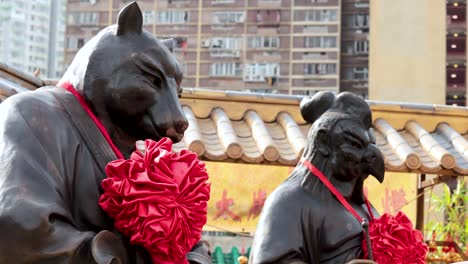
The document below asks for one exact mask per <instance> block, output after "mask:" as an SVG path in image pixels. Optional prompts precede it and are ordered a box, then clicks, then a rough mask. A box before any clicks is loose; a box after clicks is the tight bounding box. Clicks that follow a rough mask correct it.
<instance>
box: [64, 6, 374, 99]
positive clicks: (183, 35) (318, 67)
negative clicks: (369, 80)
mask: <svg viewBox="0 0 468 264" xmlns="http://www.w3.org/2000/svg"><path fill="white" fill-rule="evenodd" d="M128 2H129V1H120V0H68V10H69V12H68V20H67V41H66V63H70V61H71V60H72V58H73V56H74V55H75V54H76V52H77V50H78V49H79V48H80V47H82V46H83V45H84V43H85V42H86V41H87V40H88V39H89V38H91V37H92V36H93V35H95V34H96V33H97V32H98V31H99V30H100V29H102V28H103V27H105V26H107V25H109V24H113V23H115V21H116V18H117V14H118V11H119V10H120V8H122V7H123V6H124V5H125V4H126V3H128ZM345 2H347V1H345ZM352 2H357V1H355V0H354V1H352ZM361 2H363V1H361ZM138 4H139V5H140V8H141V9H142V12H143V16H144V27H145V28H146V29H147V30H149V31H150V32H153V33H155V34H156V35H157V36H158V37H160V38H169V37H172V38H175V39H176V40H177V48H176V49H175V55H176V57H177V58H178V60H179V62H180V63H181V64H182V65H183V68H184V70H185V78H184V81H183V85H184V87H200V88H215V89H216V88H219V89H230V90H250V91H256V92H277V93H291V94H308V93H311V92H312V93H313V92H314V91H318V90H332V91H338V89H339V85H340V67H339V65H340V64H339V63H340V53H341V52H340V46H341V45H340V43H341V41H340V28H341V0H141V1H138ZM354 7H355V8H360V7H359V5H358V4H356V5H353V8H354ZM359 14H360V13H359V12H358V15H359ZM352 19H355V20H353V21H352V23H357V24H356V27H352V28H353V30H358V28H363V30H365V28H366V25H365V23H367V20H366V19H367V18H366V17H364V21H362V19H361V17H356V18H352ZM364 33H365V32H364V31H363V33H360V34H364ZM346 44H348V43H347V42H346ZM352 45H354V42H353V44H352ZM356 45H357V46H356V48H354V47H353V53H355V52H354V50H357V53H359V54H363V52H364V50H366V49H367V46H366V45H367V43H366V42H364V43H362V44H361V43H356ZM359 45H364V46H359ZM349 67H351V70H352V71H353V72H352V76H350V75H349V73H348V69H346V73H344V76H345V77H346V78H347V80H349V83H350V86H351V87H354V88H356V87H358V86H359V84H358V85H355V84H353V83H354V80H356V79H359V80H361V79H364V78H366V77H367V73H366V69H367V68H366V67H367V65H365V64H363V63H356V62H352V60H351V61H350V64H349ZM360 67H363V68H364V69H361V68H360ZM348 77H349V78H348ZM346 84H348V83H346ZM361 85H362V86H364V85H363V84H361ZM361 90H363V89H359V92H361ZM366 93H367V92H366Z"/></svg>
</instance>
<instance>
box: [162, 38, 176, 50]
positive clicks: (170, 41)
mask: <svg viewBox="0 0 468 264" xmlns="http://www.w3.org/2000/svg"><path fill="white" fill-rule="evenodd" d="M161 42H162V43H163V44H164V45H165V46H166V47H167V48H168V49H169V51H170V52H172V51H173V50H174V46H175V40H174V39H173V38H170V39H163V40H161Z"/></svg>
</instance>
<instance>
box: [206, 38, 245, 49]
mask: <svg viewBox="0 0 468 264" xmlns="http://www.w3.org/2000/svg"><path fill="white" fill-rule="evenodd" d="M240 46H241V39H240V38H212V39H211V40H210V48H212V49H240Z"/></svg>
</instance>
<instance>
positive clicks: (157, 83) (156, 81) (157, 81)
mask: <svg viewBox="0 0 468 264" xmlns="http://www.w3.org/2000/svg"><path fill="white" fill-rule="evenodd" d="M144 75H145V77H146V79H148V81H149V82H150V83H151V84H153V85H154V86H156V87H158V88H160V87H161V83H162V81H161V78H159V77H158V76H155V75H151V74H147V73H144Z"/></svg>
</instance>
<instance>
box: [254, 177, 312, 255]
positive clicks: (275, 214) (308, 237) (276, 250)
mask: <svg viewBox="0 0 468 264" xmlns="http://www.w3.org/2000/svg"><path fill="white" fill-rule="evenodd" d="M308 200H310V198H309V197H308V196H307V195H305V193H304V192H303V190H301V189H300V187H299V186H297V185H285V184H283V185H282V186H280V188H278V189H277V190H275V191H274V192H273V193H272V194H271V195H270V196H269V197H268V198H267V201H266V203H265V206H264V208H263V211H262V214H261V217H260V219H259V223H258V225H257V230H256V232H255V238H254V242H253V245H252V251H251V254H250V259H249V263H251V264H273V263H276V264H305V263H308V264H316V263H317V264H318V263H320V262H319V257H320V252H317V249H318V248H319V247H318V245H316V243H317V242H318V241H320V239H319V238H320V228H319V227H320V224H321V223H313V222H312V220H313V219H314V218H313V217H312V214H314V213H313V209H311V208H310V207H307V206H306V207H303V206H302V205H303V204H302V203H299V202H298V201H301V202H303V203H305V204H307V201H308ZM315 219H316V218H315Z"/></svg>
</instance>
